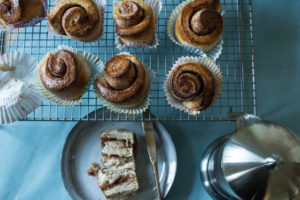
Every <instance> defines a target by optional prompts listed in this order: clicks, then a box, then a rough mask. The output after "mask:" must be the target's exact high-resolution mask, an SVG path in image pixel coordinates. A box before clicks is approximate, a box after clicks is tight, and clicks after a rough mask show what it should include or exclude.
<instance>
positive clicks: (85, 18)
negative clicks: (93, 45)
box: [48, 0, 103, 41]
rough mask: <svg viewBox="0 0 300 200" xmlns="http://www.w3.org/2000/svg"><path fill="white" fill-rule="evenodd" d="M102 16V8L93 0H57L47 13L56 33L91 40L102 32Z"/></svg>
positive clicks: (76, 38)
mask: <svg viewBox="0 0 300 200" xmlns="http://www.w3.org/2000/svg"><path fill="white" fill-rule="evenodd" d="M102 17H103V11H102V8H100V7H98V5H97V4H96V3H95V2H94V1H93V0H57V1H56V3H55V5H54V6H53V8H52V9H51V11H50V12H49V14H48V21H49V24H50V27H51V29H52V30H53V31H54V32H56V33H57V34H60V35H67V36H68V37H70V38H72V39H74V40H80V41H93V40H96V39H97V38H98V37H99V36H100V35H101V33H102V25H103V19H102Z"/></svg>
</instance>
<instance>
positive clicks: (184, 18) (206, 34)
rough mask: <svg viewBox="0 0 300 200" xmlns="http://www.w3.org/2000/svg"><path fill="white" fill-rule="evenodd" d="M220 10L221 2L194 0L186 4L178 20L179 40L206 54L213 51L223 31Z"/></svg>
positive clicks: (176, 26) (177, 34) (176, 32)
mask: <svg viewBox="0 0 300 200" xmlns="http://www.w3.org/2000/svg"><path fill="white" fill-rule="evenodd" d="M220 10H221V4H220V1H219V0H194V1H192V2H190V3H188V4H186V5H185V6H184V7H183V8H182V10H181V11H180V13H179V15H178V17H177V20H176V25H175V34H176V38H177V40H178V41H179V42H180V43H182V44H185V45H189V46H193V47H197V48H199V49H201V50H203V51H204V52H207V51H209V50H211V49H212V48H213V47H214V46H215V44H216V43H217V42H218V41H219V39H220V37H221V34H222V31H223V19H222V16H221V15H220V13H219V11H220Z"/></svg>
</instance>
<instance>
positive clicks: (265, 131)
mask: <svg viewBox="0 0 300 200" xmlns="http://www.w3.org/2000/svg"><path fill="white" fill-rule="evenodd" d="M237 126H238V127H237V130H236V131H235V133H233V135H232V136H231V138H230V139H229V140H228V141H227V142H226V143H225V145H224V149H223V154H222V161H221V165H222V171H223V175H224V178H225V180H226V181H227V183H228V184H229V185H230V187H231V188H232V190H233V191H234V192H235V193H236V194H237V195H238V196H239V197H241V199H245V200H248V199H249V200H261V199H264V200H285V199H295V198H297V199H298V198H299V191H300V139H299V138H298V137H297V136H296V135H295V134H294V133H292V132H291V131H290V130H288V129H286V128H283V127H281V126H279V125H275V124H271V123H268V122H264V121H262V120H261V119H260V118H258V117H256V116H253V115H244V116H242V117H241V118H240V119H239V120H238V122H237Z"/></svg>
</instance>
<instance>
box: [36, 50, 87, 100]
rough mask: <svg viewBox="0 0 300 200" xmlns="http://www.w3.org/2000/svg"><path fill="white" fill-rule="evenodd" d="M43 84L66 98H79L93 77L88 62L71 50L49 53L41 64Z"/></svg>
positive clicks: (55, 93) (60, 96) (58, 95)
mask: <svg viewBox="0 0 300 200" xmlns="http://www.w3.org/2000/svg"><path fill="white" fill-rule="evenodd" d="M39 72H40V79H41V82H42V84H43V86H44V87H45V88H46V89H47V90H49V91H50V92H52V93H53V94H54V95H56V96H57V97H59V98H61V99H65V100H75V99H79V98H80V97H81V96H82V94H83V92H84V90H85V87H86V85H87V84H88V82H89V81H90V79H91V72H90V68H89V66H88V64H87V63H86V62H85V61H84V60H83V59H82V58H81V57H80V56H78V55H76V54H75V53H73V52H71V51H67V50H60V51H58V52H57V53H55V54H48V55H47V56H46V57H45V59H44V60H43V61H42V62H41V65H40V69H39Z"/></svg>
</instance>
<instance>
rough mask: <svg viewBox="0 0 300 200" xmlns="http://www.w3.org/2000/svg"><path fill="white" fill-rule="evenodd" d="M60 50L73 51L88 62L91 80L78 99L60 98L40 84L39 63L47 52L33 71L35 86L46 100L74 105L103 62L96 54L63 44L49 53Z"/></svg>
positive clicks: (78, 101)
mask: <svg viewBox="0 0 300 200" xmlns="http://www.w3.org/2000/svg"><path fill="white" fill-rule="evenodd" d="M60 50H68V51H71V52H73V53H75V54H76V55H78V56H80V57H81V58H83V60H85V61H86V62H87V64H88V66H89V67H90V70H91V80H90V81H89V83H88V84H87V85H86V88H85V90H84V92H83V93H82V95H81V97H80V98H79V99H75V100H66V99H61V98H59V97H58V96H56V95H55V94H53V93H52V92H51V91H49V90H48V89H46V88H45V87H44V85H43V84H42V81H41V79H40V74H39V68H40V64H41V63H42V61H43V60H44V59H45V58H46V57H47V55H48V54H49V53H48V54H46V55H45V56H44V58H43V59H42V60H41V62H40V63H39V65H38V67H37V68H36V70H35V73H34V80H35V84H36V87H37V88H38V89H39V91H40V92H41V94H42V95H43V96H44V97H45V98H47V99H48V100H50V101H52V102H55V103H56V104H59V105H64V106H67V105H68V106H74V105H76V104H78V103H80V102H81V98H82V96H83V94H84V93H85V92H86V91H87V90H88V89H89V87H90V85H91V84H92V83H93V82H94V81H95V79H96V74H97V73H98V71H99V70H100V69H101V68H103V62H102V61H101V60H100V59H99V58H98V57H97V56H95V55H93V54H91V53H89V52H86V51H83V50H79V49H75V48H72V47H69V46H65V45H60V46H58V47H57V48H56V49H55V50H53V51H51V52H50V53H51V54H55V53H56V52H58V51H60Z"/></svg>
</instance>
